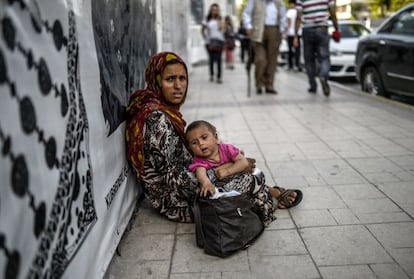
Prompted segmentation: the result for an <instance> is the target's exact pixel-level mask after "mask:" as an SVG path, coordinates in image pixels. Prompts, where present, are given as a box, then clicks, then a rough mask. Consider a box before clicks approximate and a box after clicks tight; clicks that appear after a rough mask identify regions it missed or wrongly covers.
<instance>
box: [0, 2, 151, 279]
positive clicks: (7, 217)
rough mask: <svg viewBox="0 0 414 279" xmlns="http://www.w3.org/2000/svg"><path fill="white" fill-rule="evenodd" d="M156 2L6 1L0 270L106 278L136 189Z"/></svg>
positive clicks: (16, 274)
mask: <svg viewBox="0 0 414 279" xmlns="http://www.w3.org/2000/svg"><path fill="white" fill-rule="evenodd" d="M154 3H155V1H132V0H108V1H106V0H93V1H91V2H90V1H81V0H72V1H66V0H65V1H63V0H62V1H60V0H47V1H46V0H45V1H43V0H42V1H39V0H38V1H35V0H31V1H25V0H8V1H6V0H0V22H1V23H0V115H1V117H0V147H1V153H0V177H1V185H0V187H1V188H0V189H1V190H0V278H7V279H9V278H10V279H12V278H61V277H66V278H99V277H101V276H102V274H103V272H104V270H105V268H106V265H107V263H108V258H110V257H111V256H112V254H113V250H114V247H116V244H117V242H118V241H119V239H120V237H121V236H122V228H124V227H125V226H126V223H127V222H128V218H129V216H130V214H131V212H132V209H133V205H134V200H135V198H136V196H137V195H138V192H139V189H138V188H137V185H136V181H135V179H134V178H133V177H132V178H131V173H130V169H129V167H128V164H127V162H126V160H125V154H124V152H125V146H124V138H123V134H124V131H123V129H124V125H123V122H124V121H125V116H124V111H125V106H126V102H127V100H128V97H129V94H130V93H131V91H132V90H133V89H134V88H138V87H141V86H143V85H144V82H143V77H144V75H143V73H144V70H145V63H146V61H147V59H148V57H149V56H150V55H151V54H152V53H154V52H155V51H156V32H155V7H154V5H155V4H154ZM144 62H145V63H144ZM98 139H99V140H98ZM108 147H110V148H111V152H107V150H108ZM131 179H132V181H131ZM128 180H130V182H128ZM127 184H132V187H131V185H130V186H129V187H127ZM133 185H135V187H134V186H133ZM120 217H121V218H120ZM108 222H109V223H110V222H113V224H116V225H115V226H111V229H110V230H108V227H107V224H108ZM120 228H121V229H120ZM105 235H106V236H105ZM104 236H105V239H106V241H108V242H102V241H100V238H102V239H103V238H104ZM83 246H85V247H88V248H87V249H86V248H85V249H82V247H83ZM98 248H99V251H101V252H102V253H100V254H96V256H95V257H94V258H92V259H91V257H90V256H89V253H90V251H91V250H90V249H92V251H93V250H94V249H96V250H97V251H98ZM85 259H86V260H85ZM71 264H72V265H76V268H75V267H71ZM68 269H69V270H70V274H71V275H70V276H69V275H65V273H66V272H68Z"/></svg>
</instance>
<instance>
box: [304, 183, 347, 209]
mask: <svg viewBox="0 0 414 279" xmlns="http://www.w3.org/2000/svg"><path fill="white" fill-rule="evenodd" d="M301 190H302V192H303V196H304V198H303V201H302V203H301V204H300V209H302V210H305V209H328V208H330V209H333V208H346V207H347V206H346V204H345V203H344V202H343V201H342V199H341V198H340V197H339V196H338V194H337V193H336V192H335V191H334V190H333V189H332V188H330V187H319V186H318V187H316V186H315V187H306V188H301Z"/></svg>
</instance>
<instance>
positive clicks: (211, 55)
mask: <svg viewBox="0 0 414 279" xmlns="http://www.w3.org/2000/svg"><path fill="white" fill-rule="evenodd" d="M208 61H209V70H210V81H213V78H214V53H213V52H212V51H210V50H209V51H208Z"/></svg>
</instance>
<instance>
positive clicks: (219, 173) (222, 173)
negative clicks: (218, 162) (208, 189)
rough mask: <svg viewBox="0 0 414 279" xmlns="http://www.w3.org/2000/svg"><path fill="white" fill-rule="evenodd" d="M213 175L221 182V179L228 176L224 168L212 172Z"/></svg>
mask: <svg viewBox="0 0 414 279" xmlns="http://www.w3.org/2000/svg"><path fill="white" fill-rule="evenodd" d="M214 173H215V175H216V177H217V179H218V180H222V179H223V178H225V177H226V176H228V175H229V173H228V171H227V169H226V168H217V169H215V170H214Z"/></svg>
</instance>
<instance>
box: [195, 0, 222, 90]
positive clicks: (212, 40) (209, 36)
mask: <svg viewBox="0 0 414 279" xmlns="http://www.w3.org/2000/svg"><path fill="white" fill-rule="evenodd" d="M224 28H225V23H224V21H223V20H222V18H221V15H220V6H219V5H218V4H217V3H213V4H211V6H210V9H209V12H208V14H207V17H206V18H205V20H203V24H202V27H201V35H202V36H203V38H204V40H205V41H206V48H207V52H208V58H209V72H210V81H211V82H213V81H214V66H216V78H217V79H216V81H217V83H222V82H223V81H222V77H221V75H222V56H223V49H224Z"/></svg>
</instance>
